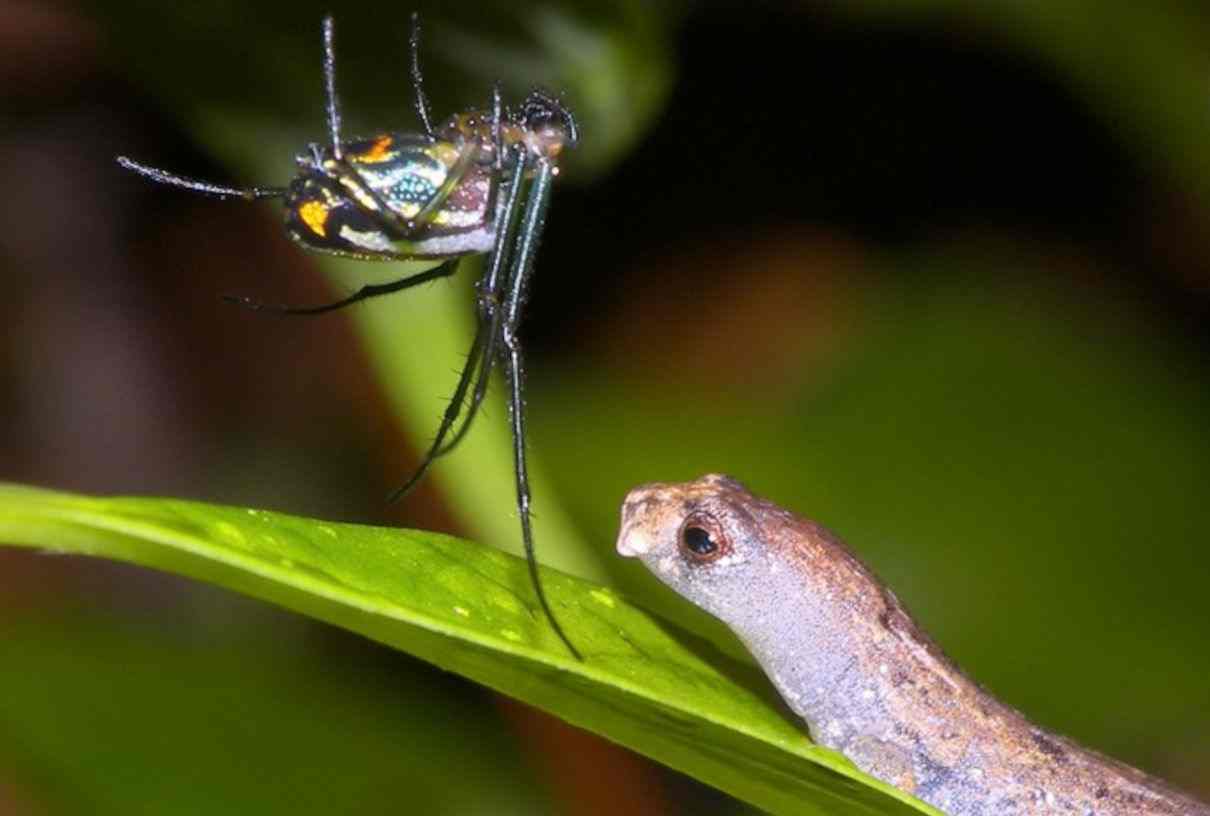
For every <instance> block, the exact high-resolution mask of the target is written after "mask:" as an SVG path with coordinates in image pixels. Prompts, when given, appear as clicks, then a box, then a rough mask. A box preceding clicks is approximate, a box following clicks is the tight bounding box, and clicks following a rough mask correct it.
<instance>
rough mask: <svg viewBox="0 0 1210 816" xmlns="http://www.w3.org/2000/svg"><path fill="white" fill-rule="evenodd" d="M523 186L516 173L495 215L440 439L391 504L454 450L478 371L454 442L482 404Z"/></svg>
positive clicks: (462, 433) (493, 351)
mask: <svg viewBox="0 0 1210 816" xmlns="http://www.w3.org/2000/svg"><path fill="white" fill-rule="evenodd" d="M523 184H524V179H523V178H522V177H521V174H520V173H514V174H513V178H512V180H511V181H510V182H509V184H508V187H507V190H506V192H505V194H504V199H503V200H502V202H501V205H500V209H499V210H498V211H497V214H496V242H495V246H493V247H492V251H491V255H490V256H489V258H488V262H487V269H486V271H485V272H484V273H483V277H482V278H481V279H480V280H479V283H478V284H477V288H478V290H479V294H478V297H477V309H476V310H477V313H478V321H477V325H476V328H475V341H474V344H473V345H472V346H471V353H470V355H469V356H468V358H467V362H466V366H464V367H463V369H462V374H461V375H460V377H459V379H458V386H457V388H455V390H454V396H453V398H452V399H451V400H450V403H449V405H448V406H446V409H445V414H444V415H443V416H442V419H441V425H440V427H438V429H437V435H436V436H435V437H434V438H433V442H432V445H431V446H430V447H429V450H428V452H427V453H426V454H425V456H424V458H423V459H422V460H421V461H420V466H419V467H417V468H416V472H415V473H413V474H412V475H411V477H409V478H408V480H407V481H406V482H405V483H404V484H403V486H401V487H400V488H399V489H398V490H396V491H395V492H394V493H392V494H391V497H390V501H395V500H397V499H400V498H403V497H404V496H406V495H407V494H408V493H409V492H411V490H412V488H413V487H415V486H416V484H417V483H418V482H419V481H420V479H421V477H423V476H424V474H425V473H427V472H428V469H429V467H430V466H431V465H432V464H433V461H434V460H435V459H437V457H439V456H442V455H444V454H445V453H446V452H448V451H449V449H450V448H451V447H452V443H451V444H447V443H446V437H447V436H448V435H449V433H450V431H451V430H452V429H453V427H454V423H455V422H456V421H457V420H458V416H459V414H460V413H461V411H462V406H463V404H464V402H465V400H466V392H467V390H468V389H469V388H470V383H471V379H472V378H473V377H474V376H475V372H476V370H477V371H478V377H477V379H476V381H475V395H476V399H475V400H474V401H472V403H471V407H470V411H469V412H468V414H467V416H466V418H465V419H464V420H463V423H462V425H461V426H460V427H459V428H458V429H457V431H456V432H455V438H458V439H460V438H461V437H462V436H463V435H465V433H466V429H467V427H468V426H469V424H470V422H471V420H472V419H474V417H475V413H476V412H477V411H478V409H479V405H480V404H481V403H482V402H483V395H482V393H481V392H482V389H483V388H486V381H487V379H488V378H489V377H490V376H491V372H492V369H493V368H494V367H495V364H496V350H497V344H496V334H497V333H498V332H499V330H500V310H499V309H497V308H496V307H495V304H497V303H499V301H500V296H501V293H502V290H503V288H504V286H505V285H506V284H507V282H508V279H507V277H506V274H505V273H506V271H507V269H508V257H509V248H510V247H511V245H512V236H513V231H514V227H515V225H516V221H517V217H516V216H517V212H518V211H519V210H520V201H521V188H522V185H523Z"/></svg>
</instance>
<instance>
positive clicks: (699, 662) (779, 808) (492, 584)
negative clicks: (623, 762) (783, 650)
mask: <svg viewBox="0 0 1210 816" xmlns="http://www.w3.org/2000/svg"><path fill="white" fill-rule="evenodd" d="M0 541H4V542H9V543H14V544H17V545H19V546H26V547H40V548H49V549H53V550H55V551H57V552H67V553H78V554H85V555H93V556H102V557H107V558H112V559H116V560H122V561H128V562H132V563H136V564H140V565H143V566H148V567H152V568H156V569H162V570H166V571H170V572H174V573H178V574H181V575H186V576H190V577H193V578H197V579H199V580H204V581H208V582H211V583H215V584H219V585H222V586H225V587H228V588H230V589H234V590H236V591H239V592H243V593H245V594H249V595H252V596H255V597H258V598H262V599H264V600H268V601H271V602H273V603H276V604H279V605H282V606H285V607H287V608H290V609H293V610H295V611H298V612H301V613H303V614H307V615H310V616H312V617H316V618H319V619H321V620H325V621H327V622H330V623H333V624H335V625H338V626H341V627H344V628H347V629H350V630H353V631H356V632H358V633H360V634H363V635H365V636H367V637H370V638H372V639H374V640H378V641H380V642H382V643H386V644H388V645H390V646H393V647H395V648H398V649H401V650H403V651H406V652H409V653H410V654H413V655H416V656H418V657H420V658H422V659H424V660H427V661H429V662H432V663H434V664H436V665H438V666H441V667H442V668H445V669H447V670H450V671H454V672H456V673H458V674H462V675H464V676H466V677H468V678H470V679H472V680H475V681H476V682H480V683H483V684H484V685H487V686H489V687H491V688H493V689H496V690H497V691H500V692H502V693H504V694H508V695H510V696H513V697H516V698H518V699H520V700H523V701H525V702H527V703H530V704H531V705H535V706H537V707H539V708H542V709H544V710H547V711H550V712H552V713H554V714H555V715H557V716H559V717H562V718H563V719H566V720H567V721H569V722H571V723H573V724H575V725H577V726H580V727H582V728H585V729H587V730H590V731H593V732H595V733H598V734H601V735H603V736H605V737H607V738H609V739H611V740H614V741H616V742H619V743H621V744H623V745H626V746H627V747H630V748H632V749H634V750H636V751H639V752H640V753H643V754H646V755H648V756H651V757H653V758H654V759H657V760H659V761H661V762H663V763H665V764H667V765H670V766H671V767H674V768H678V769H680V770H683V771H685V772H687V773H689V774H691V775H693V776H695V777H697V778H699V779H701V780H702V781H704V782H707V783H709V784H712V785H715V786H717V787H719V788H721V789H723V790H726V791H727V792H729V793H731V794H732V795H735V796H737V797H739V798H741V799H743V800H745V801H748V802H751V803H753V804H755V805H758V806H760V807H763V808H765V809H767V810H769V811H771V812H774V813H830V814H849V813H851V814H875V813H890V814H899V813H914V812H916V813H918V812H924V813H935V811H932V810H929V809H927V808H926V807H925V806H923V805H920V804H918V803H915V802H914V801H912V800H910V798H909V797H906V796H904V795H903V794H901V793H899V792H898V791H895V790H893V789H891V788H889V787H887V786H886V785H883V784H881V783H879V782H877V781H875V780H872V779H869V778H868V777H865V776H863V775H862V774H860V773H859V772H857V771H856V770H855V769H853V768H852V767H851V766H850V765H849V764H848V763H847V762H846V761H845V760H844V759H843V758H842V757H840V756H839V755H837V754H835V753H833V752H830V751H827V750H824V749H821V748H818V747H816V746H814V745H812V744H811V743H810V742H809V741H808V740H807V739H806V737H805V736H804V734H803V733H802V732H801V731H799V730H798V728H797V726H796V725H795V724H793V723H792V722H791V721H790V720H789V719H788V718H787V717H786V716H784V715H783V714H781V713H780V712H779V710H778V707H777V704H776V703H775V702H774V701H772V700H771V699H770V694H771V693H770V692H769V691H768V685H767V684H766V683H764V681H763V679H762V678H761V677H760V676H759V675H758V674H757V673H756V670H755V669H754V668H753V667H751V666H750V665H746V664H740V663H738V662H736V661H732V660H729V659H728V658H726V657H724V656H723V655H722V654H721V653H719V652H718V651H717V650H715V649H714V647H712V646H711V645H710V644H708V643H706V642H704V641H700V640H699V639H697V638H695V637H694V636H692V635H688V634H685V633H683V632H672V633H671V634H670V632H669V630H668V628H667V625H666V624H664V623H663V622H661V621H659V620H657V619H655V618H653V617H651V616H650V615H648V614H647V613H646V612H644V611H643V610H641V609H639V608H637V607H634V606H632V605H630V604H629V603H627V602H626V601H625V600H624V599H622V598H620V597H617V596H616V595H614V594H613V593H612V592H611V591H610V590H608V589H605V588H603V587H600V586H596V585H594V584H590V583H588V582H585V581H582V580H580V579H576V578H573V577H571V576H568V575H565V574H563V573H559V572H555V571H552V570H547V571H545V574H544V580H545V581H546V587H547V590H548V593H549V595H550V598H551V601H552V603H553V604H554V606H555V609H556V613H557V614H559V615H560V619H561V620H562V621H563V622H564V625H565V626H566V627H567V628H568V632H569V634H570V635H571V637H572V638H573V640H574V641H575V642H576V643H577V645H579V646H580V647H581V648H582V649H583V650H584V651H585V653H586V654H587V655H588V660H587V661H586V662H585V663H578V662H577V661H575V660H574V659H572V658H571V657H570V655H568V654H566V652H565V651H564V650H563V648H562V647H561V645H560V644H559V642H558V640H557V638H556V637H555V635H554V634H553V632H552V631H550V629H549V626H548V624H547V623H546V621H545V619H544V618H543V617H542V615H541V614H540V610H539V609H538V607H537V605H536V603H535V602H534V601H533V599H532V597H531V595H530V588H529V584H528V577H527V574H526V571H525V565H524V562H523V561H521V560H520V559H517V558H516V557H514V556H511V555H508V554H505V553H502V552H499V551H497V550H493V549H489V548H484V547H481V546H478V545H474V544H472V543H470V542H465V541H461V540H459V539H455V538H451V537H449V536H444V535H440V534H435V533H425V532H416V531H405V530H391V529H384V528H373V527H364V526H359V525H350V524H338V523H328V522H322V521H315V520H310V519H302V518H298V517H293V516H287V515H283V514H278V513H272V512H267V511H260V510H249V509H242V508H234V507H220V506H214V505H203V504H198V503H193V502H185V501H178V500H171V499H144V498H121V497H119V498H94V497H86V496H76V495H71V494H65V493H57V492H53V491H44V490H38V489H33V488H25V487H15V486H3V487H0Z"/></svg>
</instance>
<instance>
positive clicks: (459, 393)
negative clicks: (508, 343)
mask: <svg viewBox="0 0 1210 816" xmlns="http://www.w3.org/2000/svg"><path fill="white" fill-rule="evenodd" d="M487 328H488V327H487V324H485V323H482V322H481V323H479V326H478V328H476V329H475V339H474V341H473V342H472V343H471V350H470V352H469V353H468V354H467V357H466V365H464V366H463V367H462V373H461V374H460V375H459V376H458V385H457V386H456V387H455V388H454V394H453V396H451V397H450V401H449V403H448V404H447V405H446V406H445V413H444V414H442V416H441V425H440V426H438V428H437V435H436V436H435V437H433V441H432V444H430V445H429V449H428V451H427V452H426V453H425V455H424V458H423V459H421V460H420V466H419V467H418V468H416V472H415V473H413V474H412V475H411V476H410V477H409V478H408V480H407V481H406V482H404V483H403V484H402V485H400V486H399V487H398V488H397V489H396V490H395V491H394V492H392V493H391V495H390V496H388V497H387V501H388V502H395V501H398V500H399V499H402V498H403V497H404V496H406V495H407V494H408V493H410V492H411V491H412V488H413V487H415V486H416V484H417V483H418V482H419V481H420V479H421V477H423V476H424V474H425V473H427V472H428V469H429V466H430V465H431V464H433V460H434V459H436V458H437V451H439V450H440V449H441V446H442V443H444V442H445V436H446V434H448V433H449V431H450V428H452V427H453V425H454V423H455V422H457V421H458V415H459V414H460V413H461V412H462V403H463V402H464V401H465V400H466V392H467V390H468V389H469V388H470V385H471V380H473V379H474V378H475V372H476V371H478V370H479V369H480V368H482V367H483V366H484V365H485V362H484V359H483V346H484V339H485V338H484V334H485V332H486V330H487Z"/></svg>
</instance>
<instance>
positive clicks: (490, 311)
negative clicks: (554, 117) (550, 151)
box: [437, 99, 525, 456]
mask: <svg viewBox="0 0 1210 816" xmlns="http://www.w3.org/2000/svg"><path fill="white" fill-rule="evenodd" d="M497 101H498V99H497ZM524 150H525V149H524V148H523V147H522V148H519V149H518V151H517V153H518V155H517V161H516V171H515V172H514V173H513V179H512V183H511V184H510V185H509V189H508V196H507V198H506V199H505V203H504V205H503V209H502V210H501V214H500V216H499V217H498V220H497V230H498V231H497V233H496V235H497V237H496V242H497V249H496V250H495V251H493V252H492V256H491V259H490V261H489V263H488V270H487V272H486V273H485V274H484V276H483V278H482V280H480V281H479V293H478V298H477V303H478V309H479V319H480V320H481V321H484V322H488V323H490V324H491V330H490V331H489V332H488V335H487V344H486V345H485V346H484V349H483V357H484V360H485V361H486V364H485V365H484V366H483V367H482V368H481V369H480V370H479V380H478V382H476V383H475V392H474V395H473V396H472V397H471V404H470V407H469V408H468V409H467V412H466V418H465V419H464V420H463V421H462V425H460V426H459V427H458V430H457V431H455V432H454V435H453V436H452V437H451V438H450V440H449V442H447V443H446V444H445V446H444V447H442V448H441V450H439V451H438V452H437V455H438V456H445V455H446V454H447V453H449V452H450V451H452V450H453V449H454V448H456V447H457V446H458V444H459V443H460V442H461V441H462V440H463V439H464V438H465V437H466V434H467V432H468V431H469V430H470V428H471V423H472V422H473V421H474V419H475V417H476V416H478V414H479V407H480V406H481V405H482V404H483V398H484V396H485V395H486V394H487V387H488V384H489V383H490V382H491V373H492V370H493V369H494V368H495V364H496V361H497V359H498V354H499V342H500V324H501V319H502V311H501V309H500V304H501V303H502V302H503V300H504V288H505V287H506V286H507V285H508V281H509V278H508V277H507V275H506V269H507V265H506V264H507V261H508V253H507V252H506V250H505V248H507V247H508V246H510V245H511V243H512V236H513V230H514V226H515V224H514V222H515V221H516V216H517V214H518V212H519V211H520V207H519V206H518V202H519V201H520V193H521V188H522V185H523V184H524V183H525V181H524V174H525V156H524ZM506 242H507V243H506Z"/></svg>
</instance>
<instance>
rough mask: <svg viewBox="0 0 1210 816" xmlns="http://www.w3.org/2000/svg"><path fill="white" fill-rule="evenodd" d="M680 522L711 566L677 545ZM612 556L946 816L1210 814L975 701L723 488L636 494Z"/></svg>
mask: <svg viewBox="0 0 1210 816" xmlns="http://www.w3.org/2000/svg"><path fill="white" fill-rule="evenodd" d="M690 518H691V519H693V521H692V523H691V524H690V526H696V525H700V523H702V521H703V519H704V520H705V521H706V522H707V523H709V522H711V521H712V522H713V523H714V524H715V525H716V526H715V527H713V528H712V529H713V531H714V536H713V537H714V538H715V539H717V540H718V543H719V544H720V545H722V546H721V548H720V549H721V554H720V555H719V556H718V557H717V558H716V559H715V560H713V561H708V562H700V559H695V558H694V557H693V554H692V553H690V552H689V551H688V549H686V547H684V546H682V544H681V540H682V537H681V533H682V526H683V525H685V524H686V519H690ZM618 552H620V553H621V554H622V555H626V556H635V557H638V558H640V559H641V560H642V561H643V563H644V564H646V565H647V567H648V568H649V569H650V570H651V571H652V572H653V573H655V575H656V576H658V577H659V578H660V579H661V580H662V581H663V582H664V583H666V584H668V585H669V586H670V587H672V588H673V589H675V590H676V591H677V592H678V593H680V594H681V595H683V596H684V597H685V598H687V599H688V600H690V601H692V602H693V603H695V604H697V605H698V606H700V607H702V608H703V609H705V610H706V611H708V612H710V613H711V614H712V615H714V616H716V617H718V618H719V619H721V620H722V621H723V622H725V623H726V624H727V625H728V626H730V627H731V629H732V630H733V631H734V632H735V633H736V634H737V635H739V637H740V639H741V640H743V641H744V643H745V644H746V645H747V646H748V648H749V650H750V651H751V652H752V654H753V655H754V656H755V657H756V659H757V661H759V663H760V664H761V666H762V667H763V668H764V670H765V672H766V673H767V674H768V675H769V677H770V679H772V681H773V683H774V684H775V685H776V686H777V689H778V691H779V692H780V693H781V695H782V697H784V698H785V700H786V702H787V703H789V705H790V707H791V708H792V709H793V710H794V711H795V712H797V713H798V714H799V715H800V716H801V717H802V718H803V719H804V720H806V722H807V725H808V727H809V729H810V732H811V737H812V738H813V739H814V740H815V742H817V743H819V744H820V745H825V746H827V747H829V748H834V749H836V750H838V751H840V752H841V753H843V754H844V755H845V756H847V757H848V758H849V759H850V760H852V761H853V763H854V764H855V765H857V767H859V768H861V769H862V770H863V771H865V772H866V773H868V774H870V775H871V776H875V777H877V778H879V779H881V780H883V781H885V782H888V783H890V784H892V785H895V786H896V787H898V788H900V789H902V790H904V791H907V792H908V793H911V794H913V795H915V796H916V797H918V798H919V799H922V800H924V801H925V802H928V803H929V804H931V805H933V806H934V807H936V808H938V809H940V810H942V811H944V812H946V813H948V814H952V816H1018V815H1021V816H1024V814H1030V815H1031V816H1033V814H1078V816H1094V814H1095V816H1177V815H1178V814H1179V816H1210V807H1208V806H1207V805H1205V804H1202V803H1199V802H1197V801H1195V800H1194V799H1192V798H1190V797H1188V796H1186V795H1184V794H1182V793H1179V792H1177V791H1175V790H1173V789H1172V788H1170V787H1169V786H1167V785H1166V784H1164V783H1163V782H1162V781H1160V780H1158V779H1156V778H1154V777H1151V776H1148V775H1146V774H1144V773H1143V772H1141V771H1138V770H1136V769H1134V768H1131V767H1129V766H1127V765H1124V764H1122V763H1120V762H1117V761H1115V760H1113V759H1110V758H1108V757H1104V756H1101V755H1100V754H1097V753H1095V752H1093V751H1089V750H1087V749H1085V748H1081V747H1080V746H1078V745H1076V744H1075V743H1074V742H1072V741H1071V740H1068V739H1065V738H1063V737H1059V736H1056V735H1054V734H1050V733H1048V732H1046V731H1043V730H1042V729H1040V728H1038V727H1036V726H1034V725H1032V724H1030V723H1029V721H1028V720H1026V719H1025V718H1024V717H1023V716H1022V715H1021V714H1020V713H1019V712H1017V711H1016V710H1014V709H1012V708H1010V707H1008V706H1006V705H1004V704H1003V703H1001V702H999V701H998V700H996V699H995V698H994V697H992V696H991V695H990V694H988V693H987V692H985V691H983V690H982V689H981V688H979V686H977V685H976V684H975V683H974V682H972V681H971V680H970V679H969V678H968V677H967V676H966V675H964V674H963V673H962V672H961V671H960V670H959V669H958V667H957V666H956V665H954V663H953V662H952V661H950V660H949V658H947V657H946V656H945V655H944V654H942V652H941V650H940V649H939V648H937V646H936V644H934V643H933V641H932V640H931V639H930V638H929V637H928V635H926V634H925V633H924V632H922V631H921V630H920V628H919V627H918V626H917V625H916V623H915V621H913V620H912V618H911V616H910V615H908V613H907V611H906V610H905V609H904V608H903V605H902V604H900V603H899V600H898V599H897V598H896V597H895V595H894V593H892V592H891V591H890V590H889V589H887V588H886V586H884V585H883V584H882V582H881V581H879V580H878V578H877V577H875V576H874V574H873V573H871V572H870V570H869V569H867V568H866V567H865V566H864V565H863V564H862V563H861V562H860V561H858V560H857V558H856V557H855V556H854V555H853V554H852V553H851V552H849V550H848V548H846V547H845V545H844V544H843V543H841V542H840V541H839V540H838V539H837V538H836V537H835V536H833V535H832V534H831V533H829V532H828V531H827V530H825V529H824V528H822V527H820V526H819V525H817V524H815V523H813V522H810V521H807V520H806V519H803V518H799V517H798V516H796V515H794V514H793V513H790V512H789V511H787V510H783V509H782V508H780V507H778V506H777V505H775V504H773V503H771V502H768V501H765V500H763V499H760V498H758V497H756V496H753V495H752V494H751V493H749V492H748V491H747V490H746V489H745V488H744V487H743V486H742V485H741V484H739V483H738V482H736V481H734V480H732V479H729V478H727V477H725V476H718V475H709V476H704V477H702V478H701V479H698V480H697V481H695V482H686V483H684V484H648V485H643V486H641V487H637V488H635V489H634V490H632V491H631V492H630V494H629V495H628V496H627V497H626V501H625V503H624V504H623V506H622V528H621V532H620V533H619V536H618Z"/></svg>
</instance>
